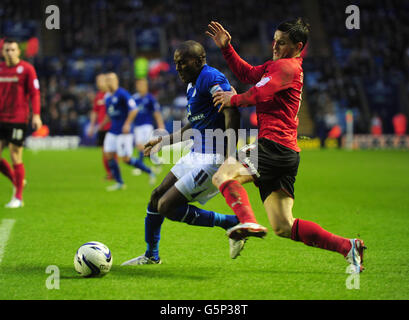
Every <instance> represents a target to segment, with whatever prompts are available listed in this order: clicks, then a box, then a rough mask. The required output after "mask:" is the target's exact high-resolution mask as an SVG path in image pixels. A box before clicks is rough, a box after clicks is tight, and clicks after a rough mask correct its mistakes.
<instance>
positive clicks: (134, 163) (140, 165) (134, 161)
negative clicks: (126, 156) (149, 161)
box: [128, 158, 152, 174]
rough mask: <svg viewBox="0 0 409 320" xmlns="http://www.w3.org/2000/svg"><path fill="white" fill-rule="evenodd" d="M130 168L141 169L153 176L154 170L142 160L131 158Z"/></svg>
mask: <svg viewBox="0 0 409 320" xmlns="http://www.w3.org/2000/svg"><path fill="white" fill-rule="evenodd" d="M128 164H129V165H130V166H133V167H135V168H138V169H141V170H142V171H144V172H146V173H148V174H151V173H152V170H151V169H150V168H148V167H147V166H146V165H145V164H144V163H143V160H142V159H137V158H131V159H130V160H129V162H128Z"/></svg>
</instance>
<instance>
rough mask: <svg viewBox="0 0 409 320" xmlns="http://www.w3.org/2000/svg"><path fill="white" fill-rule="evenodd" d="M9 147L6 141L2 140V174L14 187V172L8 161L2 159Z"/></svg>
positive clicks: (0, 149) (0, 155)
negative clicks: (4, 151)
mask: <svg viewBox="0 0 409 320" xmlns="http://www.w3.org/2000/svg"><path fill="white" fill-rule="evenodd" d="M6 145H7V142H6V140H0V172H1V173H2V174H3V175H5V176H6V177H7V178H8V179H9V180H10V181H11V183H12V184H13V185H14V171H13V168H12V167H11V165H10V164H9V163H8V161H7V160H6V159H4V158H3V157H2V154H3V150H4V149H5V147H6Z"/></svg>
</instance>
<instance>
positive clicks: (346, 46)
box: [0, 0, 409, 138]
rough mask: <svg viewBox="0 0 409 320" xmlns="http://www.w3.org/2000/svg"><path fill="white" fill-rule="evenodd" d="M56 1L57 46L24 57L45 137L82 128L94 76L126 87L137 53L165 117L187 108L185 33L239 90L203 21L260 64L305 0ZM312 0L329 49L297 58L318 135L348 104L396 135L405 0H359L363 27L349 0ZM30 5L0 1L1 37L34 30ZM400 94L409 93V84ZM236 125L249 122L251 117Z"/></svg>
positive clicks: (404, 79) (404, 67)
mask: <svg viewBox="0 0 409 320" xmlns="http://www.w3.org/2000/svg"><path fill="white" fill-rule="evenodd" d="M58 2H59V5H60V6H61V8H60V10H61V12H63V13H64V14H62V15H61V20H62V21H61V24H62V25H63V26H64V31H63V32H61V39H60V41H59V42H58V43H55V47H56V48H58V50H57V51H58V54H56V55H54V56H47V55H40V56H36V57H35V58H32V59H31V62H33V63H34V64H35V66H36V69H37V70H38V75H39V77H40V83H41V90H42V91H41V93H42V105H43V110H42V117H43V119H44V122H45V124H47V125H48V126H49V128H50V134H51V135H61V134H80V133H81V132H82V131H81V128H82V127H83V125H84V123H85V122H86V121H88V119H89V113H90V110H91V106H92V101H93V95H94V94H95V91H96V89H95V88H94V86H93V80H94V78H95V75H96V74H98V73H100V72H106V71H115V72H116V73H117V74H118V75H119V78H120V80H121V86H123V87H124V88H125V89H128V90H131V89H132V86H133V81H134V60H135V58H137V57H146V58H147V59H149V61H150V62H151V63H150V67H151V69H150V71H151V73H150V74H151V76H152V77H151V79H150V80H151V89H152V92H153V94H154V95H155V97H156V98H157V100H158V101H159V103H160V104H161V105H162V106H163V108H164V115H165V117H166V118H165V122H167V123H171V121H172V120H173V119H179V118H181V117H182V116H184V113H183V108H184V107H185V106H182V108H180V102H179V101H180V100H178V99H177V98H178V97H183V96H184V95H185V93H186V87H185V85H184V84H183V83H182V82H181V81H180V80H179V79H178V77H177V73H176V70H175V67H174V64H173V52H174V50H175V48H176V46H177V45H178V44H179V43H180V42H182V41H185V40H188V39H194V40H196V41H199V42H201V43H202V44H203V45H204V46H205V49H206V52H207V59H208V61H209V63H211V65H212V66H214V67H216V68H218V69H220V71H222V72H223V73H225V74H226V76H227V78H228V79H229V80H230V81H231V84H232V85H233V86H234V87H235V88H236V89H237V90H238V91H239V92H243V91H244V90H247V89H248V86H246V85H243V84H241V83H238V82H237V81H236V80H235V79H236V77H234V76H233V75H232V74H231V72H230V70H229V68H228V67H227V65H226V64H225V62H224V59H223V57H222V56H221V55H220V53H219V51H218V50H217V48H216V47H215V46H214V44H213V42H212V41H209V39H208V38H207V37H206V36H205V35H204V30H205V29H206V26H207V24H208V23H209V21H210V20H220V21H223V24H224V25H226V27H227V28H228V29H229V30H232V32H234V41H235V42H236V44H237V48H238V50H239V53H240V55H241V56H243V57H244V58H245V59H246V60H247V61H248V62H249V63H251V64H253V65H257V64H261V63H263V62H264V61H265V58H268V57H271V41H272V36H273V30H274V27H275V26H276V25H277V24H278V23H279V22H281V21H283V20H285V19H287V18H290V17H295V16H304V15H305V11H304V8H303V5H302V2H295V1H294V2H288V1H285V0H278V1H271V0H259V1H257V5H254V3H251V2H249V1H247V0H234V1H233V0H215V1H212V4H211V5H209V4H208V3H206V2H200V1H190V2H189V1H184V0H162V1H160V2H158V1H147V0H124V1H120V2H119V1H108V0H89V1H85V2H84V1H82V2H78V1H70V0H59V1H58ZM318 4H319V8H320V13H321V14H320V16H318V18H319V19H321V20H322V23H323V25H324V26H325V30H320V31H323V33H324V37H323V39H327V40H323V41H327V44H328V45H329V47H330V49H331V55H330V56H329V57H322V56H320V54H319V52H318V54H317V53H316V54H315V56H310V55H307V56H306V57H305V59H304V71H305V90H306V92H307V95H306V99H308V102H309V103H308V105H309V106H310V113H311V116H312V118H313V119H315V124H316V134H317V135H318V136H320V137H322V138H323V137H326V136H327V134H328V132H329V130H331V128H333V127H334V125H339V126H340V128H341V130H342V131H343V130H344V128H345V112H346V111H347V110H353V111H354V117H355V119H356V121H355V128H354V130H355V132H357V133H368V132H370V130H371V115H372V114H374V113H375V112H376V113H377V114H378V115H379V117H380V118H381V120H382V122H383V124H384V127H383V132H385V133H393V132H394V127H393V125H392V117H393V115H395V114H396V113H397V112H398V111H399V110H407V109H406V108H405V106H404V105H402V103H404V102H402V101H405V99H400V98H399V94H398V91H399V90H398V88H399V86H402V84H404V83H406V84H407V83H409V46H408V44H407V41H406V39H409V28H408V27H407V21H409V2H407V1H400V0H390V1H386V0H360V1H358V2H357V3H356V4H357V5H358V6H359V8H360V9H361V10H360V12H361V21H360V22H361V30H347V29H346V28H345V18H346V15H345V8H346V6H348V5H349V4H350V2H349V1H346V0H318ZM36 10H37V6H36V5H35V3H34V2H33V1H30V0H19V1H15V0H2V1H1V3H0V34H6V35H9V33H12V34H17V35H20V36H22V37H25V38H26V39H29V38H30V37H32V36H33V35H35V33H36V32H37V33H39V25H40V21H39V18H38V17H37V15H36V12H37V11H36ZM374 21H376V23H374ZM36 26H37V27H36ZM36 28H37V29H36ZM312 32H317V30H313V31H312ZM0 38H1V37H0ZM42 40H43V41H47V39H46V38H42ZM310 45H311V47H310V48H312V50H309V51H312V52H317V50H315V51H314V48H315V49H316V48H317V47H318V44H316V43H310ZM40 47H41V44H40ZM40 52H41V50H40ZM260 52H261V53H262V54H260ZM263 55H264V56H263ZM154 61H155V64H154V63H153V62H154ZM401 91H402V92H404V93H403V94H404V95H406V96H407V97H409V85H407V89H406V90H401ZM406 101H408V99H406ZM75 121H77V124H76V125H75V124H74V122H75ZM243 124H244V125H245V126H246V127H252V124H251V123H250V121H247V122H246V123H243Z"/></svg>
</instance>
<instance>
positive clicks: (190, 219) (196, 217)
mask: <svg viewBox="0 0 409 320" xmlns="http://www.w3.org/2000/svg"><path fill="white" fill-rule="evenodd" d="M172 220H175V221H180V222H185V223H187V224H190V225H194V226H201V227H214V226H217V227H221V228H223V229H226V230H227V229H229V228H231V227H233V226H235V225H236V224H238V223H239V219H237V217H236V216H235V215H226V214H221V213H217V212H214V211H208V210H204V209H200V208H197V207H195V206H193V205H190V204H186V205H184V206H181V207H179V208H177V209H175V211H174V215H173V218H172Z"/></svg>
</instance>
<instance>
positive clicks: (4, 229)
mask: <svg viewBox="0 0 409 320" xmlns="http://www.w3.org/2000/svg"><path fill="white" fill-rule="evenodd" d="M15 222H16V220H14V219H4V220H3V221H2V223H1V225H0V263H1V260H2V259H3V254H4V249H5V248H6V245H7V241H8V240H9V236H10V233H11V229H13V226H14V223H15Z"/></svg>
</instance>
